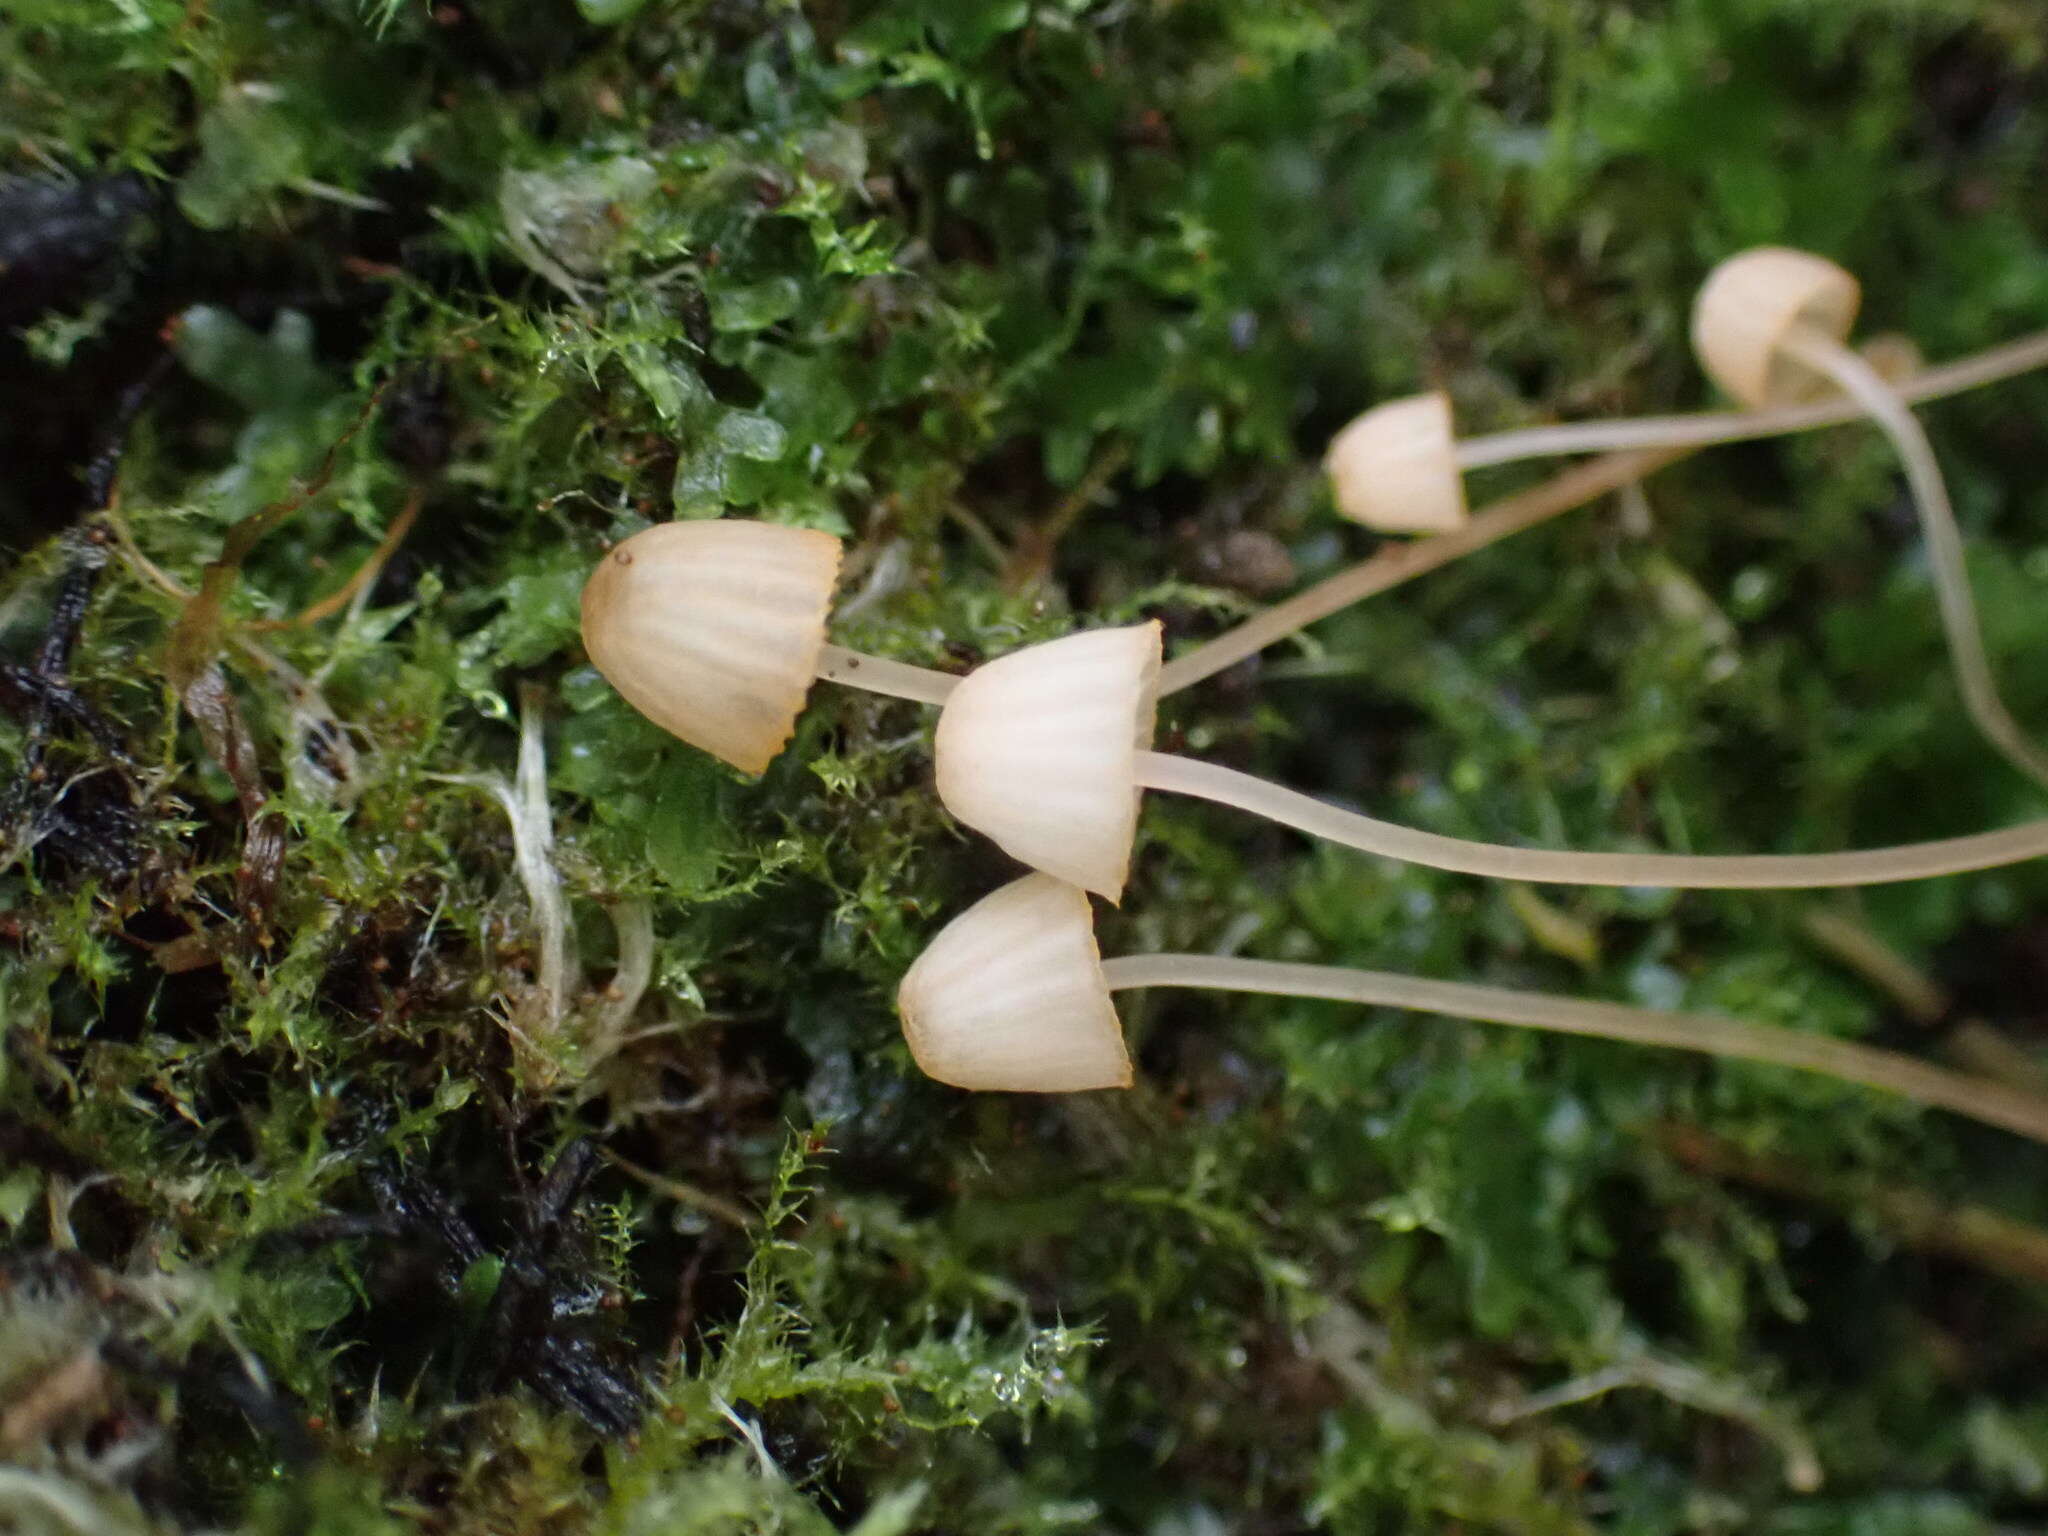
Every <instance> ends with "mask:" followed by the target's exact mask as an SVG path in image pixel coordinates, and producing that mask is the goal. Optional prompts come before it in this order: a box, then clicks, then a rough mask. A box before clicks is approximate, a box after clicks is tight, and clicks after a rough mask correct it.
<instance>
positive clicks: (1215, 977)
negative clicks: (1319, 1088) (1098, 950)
mask: <svg viewBox="0 0 2048 1536" xmlns="http://www.w3.org/2000/svg"><path fill="white" fill-rule="evenodd" d="M1102 971H1103V975H1104V977H1105V979H1106V980H1107V981H1108V983H1109V986H1110V988H1111V990H1113V991H1120V990H1123V989H1126V988H1133V987H1201V988H1206V989H1211V990H1217V991H1224V992H1264V993H1272V994H1278V995H1280V996H1284V997H1315V998H1327V999H1330V1000H1332V1001H1335V1002H1345V1003H1368V1004H1375V1005H1378V1006H1382V1007H1388V1008H1407V1009H1411V1010H1413V1011H1415V1012H1417V1013H1438V1014H1448V1015H1451V1016H1452V1017H1455V1018H1463V1019H1481V1020H1484V1021H1486V1022H1488V1023H1492V1024H1513V1025H1519V1026H1522V1027H1525V1028H1530V1029H1546V1030H1552V1031H1555V1032H1558V1033H1561V1034H1568V1035H1593V1036H1597V1037H1599V1038H1601V1039H1604V1040H1628V1041H1632V1042H1634V1043H1636V1044H1639V1045H1665V1046H1675V1047H1677V1048H1678V1049H1679V1050H1684V1051H1702V1052H1705V1053H1706V1054H1708V1055H1711V1056H1733V1057H1739V1058H1740V1059H1742V1060H1745V1061H1762V1062H1769V1063H1770V1064H1772V1065H1773V1066H1780V1067H1792V1068H1795V1069H1797V1070H1799V1071H1802V1072H1817V1073H1820V1074H1822V1075H1823V1076H1826V1077H1834V1078H1840V1079H1842V1080H1843V1081H1846V1082H1852V1083H1861V1084H1863V1085H1864V1086H1866V1087H1870V1088H1881V1089H1884V1090H1885V1091H1886V1092H1889V1093H1896V1094H1901V1095H1903V1096H1905V1097H1906V1098H1909V1099H1915V1100H1917V1101H1919V1102H1920V1103H1922V1104H1932V1105H1936V1106H1938V1107H1940V1108H1942V1109H1948V1110H1953V1111H1954V1112H1955V1113H1957V1114H1959V1115H1967V1116H1968V1117H1969V1118H1970V1119H1972V1120H1980V1121H1982V1122H1983V1123H1985V1124H1986V1125H1996V1126H2000V1127H2002V1128H2003V1129H2005V1130H2009V1131H2016V1132H2018V1133H2019V1134H2020V1135H2022V1136H2025V1137H2027V1138H2029V1139H2030V1140H2033V1141H2040V1142H2048V1099H2043V1098H2041V1097H2039V1096H2037V1095H2035V1094H2032V1093H2028V1092H2026V1091H2025V1090H2023V1089H2018V1088H2013V1087H2009V1086H2008V1085H2006V1084H2004V1083H1999V1082H1994V1081H1992V1080H1991V1079H1989V1078H1980V1077H1974V1076H1971V1075H1970V1074H1968V1073H1963V1072H1953V1071H1950V1070H1949V1069H1948V1068H1946V1067H1937V1066H1933V1065H1930V1064H1929V1063H1927V1062H1923V1061H1917V1060H1915V1059H1914V1058H1912V1057H1910V1056H1902V1055H1899V1054H1898V1053H1897V1052H1894V1051H1882V1050H1878V1049H1875V1048H1874V1047H1871V1046H1867V1045H1858V1044H1856V1043H1855V1042H1853V1041H1849V1040H1838V1039H1835V1038H1834V1037H1833V1036H1831V1035H1809V1034H1802V1033H1800V1032H1798V1031H1795V1030H1789V1029H1777V1028H1773V1027H1771V1026H1769V1025H1764V1024H1748V1023H1744V1022H1743V1021H1741V1020H1739V1019H1728V1018H1722V1017H1720V1016H1718V1015H1716V1014H1709V1013H1665V1012H1661V1011H1655V1010H1651V1009H1647V1008H1630V1007H1626V1006H1624V1005H1622V1004H1620V1003H1597V1002H1581V1001H1578V1000H1577V999H1574V998H1564V997H1550V996H1546V995H1545V994H1543V993H1540V992H1517V991H1512V990H1510V989H1508V988H1505V987H1485V986H1477V985H1474V984H1472V983H1470V982H1458V981H1431V980H1428V979H1426V978H1423V977H1419V976H1395V975H1390V974H1388V973H1386V972H1383V971H1355V970H1348V969H1345V968H1342V967H1339V966H1327V965H1294V964H1288V963H1286V962H1282V961H1277V960H1245V959H1239V958H1235V957H1228V956H1219V955H1126V956H1123V957H1121V958H1119V959H1115V960H1107V961H1104V962H1103V966H1102Z"/></svg>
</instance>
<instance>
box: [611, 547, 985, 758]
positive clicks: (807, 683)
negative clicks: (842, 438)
mask: <svg viewBox="0 0 2048 1536" xmlns="http://www.w3.org/2000/svg"><path fill="white" fill-rule="evenodd" d="M839 555H840V546H839V540H838V539H836V538H834V537H833V536H832V535H831V534H829V533H821V532H818V531H817V530H815V529H808V528H790V527H785V526H783V525H781V524H779V523H756V522H745V521H740V520H736V519H733V520H713V521H702V522H679V523H661V524H658V525H657V526H655V527H653V528H647V529H643V530H642V531H641V532H639V533H636V534H634V535H633V536H632V537H631V538H629V539H626V540H624V541H623V542H622V543H620V544H619V545H618V547H617V548H615V549H613V550H612V551H611V553H610V554H608V555H606V556H605V558H604V559H603V560H602V561H600V562H599V564H598V567H597V569H596V570H595V571H593V572H592V573H591V576H590V579H589V580H588V581H587V582H585V583H584V587H583V644H584V648H585V649H586V650H588V651H589V652H590V659H591V662H592V663H593V664H594V665H595V666H596V667H597V670H598V671H600V672H602V673H603V674H604V676H605V679H606V681H608V682H609V683H610V684H611V685H612V686H613V687H614V688H616V689H618V691H619V693H620V694H621V695H623V696H624V698H625V700H626V702H627V703H629V704H631V705H632V706H633V707H634V708H635V709H637V710H639V711H640V713H642V714H643V715H645V716H647V718H648V719H650V720H652V721H653V722H654V723H655V724H656V725H658V726H660V727H661V728H662V729H663V730H665V731H668V732H670V733H671V734H673V735H676V736H679V737H681V738H682V739H683V740H684V741H687V742H688V743H689V744H690V745H691V746H693V747H698V748H701V749H702V750H704V751H706V752H709V753H710V754H712V756H714V757H718V758H722V759H723V760H724V761H726V762H728V763H731V764H732V765H733V766H734V767H735V768H740V769H743V770H744V771H746V772H748V773H759V772H761V771H762V770H763V769H765V768H766V767H767V766H768V764H769V763H770V762H771V761H772V760H773V759H774V757H775V754H776V753H778V752H780V751H781V750H782V749H783V747H784V746H785V745H786V744H787V743H788V741H789V738H790V734H791V732H793V731H794V730H795V729H796V717H797V715H798V714H799V713H801V712H802V710H803V707H804V700H805V699H806V698H808V697H809V695H810V691H811V683H812V681H813V680H814V679H816V678H821V677H822V678H827V679H829V680H831V681H834V682H840V683H845V684H847V685H849V686H851V687H856V688H865V689H867V690H868V691H869V692H871V693H881V694H887V695H889V696H890V697H892V698H902V699H916V700H920V701H922V702H924V703H928V704H935V703H938V702H940V701H941V700H943V699H944V698H945V697H946V695H947V693H948V692H949V691H950V690H951V689H952V686H953V684H954V682H955V681H956V679H955V678H953V677H951V676H949V675H948V674H946V673H944V672H933V671H930V670H928V669H926V668H924V667H913V666H908V665H906V664H904V663H903V662H900V661H889V660H887V659H885V658H883V657H880V656H866V655H863V654H861V653H860V652H859V651H849V650H846V649H845V648H843V647H841V646H837V645H830V644H827V643H826V640H825V622H826V618H827V615H828V613H829V611H830V609H831V605H832V588H833V586H834V584H835V583H836V582H837V581H838V578H839Z"/></svg>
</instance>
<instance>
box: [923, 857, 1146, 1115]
mask: <svg viewBox="0 0 2048 1536" xmlns="http://www.w3.org/2000/svg"><path fill="white" fill-rule="evenodd" d="M896 1009H897V1012H898V1013H899V1014H901V1015H902V1018H903V1038H904V1039H905V1040H907V1041H909V1042H910V1054H911V1057H912V1058H913V1059H914V1060H915V1061H916V1062H917V1064H918V1066H919V1067H920V1068H922V1069H923V1070H924V1071H925V1072H926V1073H928V1074H929V1075H930V1076H932V1077H935V1078H937V1079H938V1080H939V1081H940V1082H942V1083H951V1084H952V1085H953V1086H954V1087H956V1088H982V1089H998V1090H1005V1091H1008V1092H1012V1093H1072V1092H1076V1091H1078V1090H1080V1089H1083V1088H1128V1087H1130V1086H1131V1058H1130V1056H1129V1054H1128V1053H1127V1052H1126V1051H1125V1050H1124V1034H1123V1026H1122V1025H1121V1024H1119V1023H1118V1022H1117V1016H1116V1006H1115V1005H1114V1004H1113V1003H1112V1002H1111V1001H1110V998H1109V983H1108V981H1107V980H1105V979H1104V977H1103V974H1102V955H1101V953H1100V952H1099V951H1098V950H1097V949H1096V947H1095V917H1094V914H1093V913H1092V912H1090V911H1089V909H1088V898H1087V897H1086V896H1085V895H1083V894H1082V892H1081V891H1080V890H1078V889H1077V888H1076V887H1074V886H1071V885H1068V884H1067V883H1066V882H1065V881H1063V880H1055V879H1053V878H1052V876H1050V875H1026V876H1025V877H1024V878H1023V879H1022V880H1017V881H1013V882H1012V883H1011V884H1009V885H1006V886H1004V887H1003V888H1002V889H1001V890H999V891H997V892H995V894H993V895H991V896H984V897H983V898H982V899H981V900H980V901H978V902H976V903H975V904H974V905H973V906H971V907H969V908H968V909H967V910H966V911H965V912H962V913H961V914H960V915H959V916H958V917H956V918H954V919H953V921H952V922H950V923H948V924H947V925H946V926H945V927H944V928H943V929H941V930H940V932H939V936H938V937H937V938H935V939H933V940H932V942H931V944H930V945H929V946H928V947H927V948H926V949H925V952H924V953H923V954H921V955H919V956H918V957H917V963H916V964H915V965H913V966H911V968H910V970H909V972H908V974H906V975H905V976H904V978H903V985H902V986H901V987H899V988H898V989H897V991H896Z"/></svg>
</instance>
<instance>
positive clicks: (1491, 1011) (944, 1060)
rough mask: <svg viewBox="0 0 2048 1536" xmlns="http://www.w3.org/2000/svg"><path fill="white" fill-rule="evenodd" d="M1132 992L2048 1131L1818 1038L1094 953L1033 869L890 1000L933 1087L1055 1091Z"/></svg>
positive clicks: (1089, 1062) (1606, 1007)
mask: <svg viewBox="0 0 2048 1536" xmlns="http://www.w3.org/2000/svg"><path fill="white" fill-rule="evenodd" d="M1136 987H1201V988H1209V989H1213V990H1218V991H1225V992H1262V993H1268V994H1272V995H1275V996H1282V997H1311V998H1326V999H1330V1000H1332V1001H1337V1002H1349V1003H1367V1004H1373V1005H1377V1006H1380V1007H1388V1008H1404V1009H1408V1010H1411V1011H1413V1012H1417V1013H1437V1014H1446V1015H1449V1016H1451V1017H1454V1018H1464V1019H1477V1020H1482V1021H1484V1022H1487V1023H1493V1024H1514V1025H1521V1026H1524V1027H1527V1028H1532V1029H1544V1030H1551V1031H1555V1032H1558V1033H1562V1034H1573V1035H1592V1036H1597V1037H1599V1038H1601V1039H1607V1040H1628V1041H1634V1042H1636V1043H1638V1044H1642V1045H1664V1046H1675V1047H1677V1048H1678V1049H1680V1050H1688V1051H1701V1052H1704V1053H1706V1054H1708V1055H1711V1056H1726V1057H1736V1058H1740V1059H1742V1060H1747V1061H1761V1062H1768V1063H1771V1064H1772V1065H1775V1066H1782V1067H1794V1068H1797V1069H1799V1070H1801V1071H1805V1072H1818V1073H1821V1074H1823V1075H1825V1076H1829V1077H1835V1078H1839V1079H1842V1080H1844V1081H1847V1082H1852V1083H1861V1084H1864V1085H1865V1086H1867V1087H1872V1088H1879V1089H1883V1090H1885V1091H1887V1092H1891V1093H1897V1094H1901V1095H1904V1096H1905V1097H1907V1098H1910V1099H1915V1100H1918V1101H1919V1102H1920V1103H1923V1104H1931V1105H1936V1106H1939V1107H1940V1108H1943V1109H1948V1110H1953V1111H1955V1112H1956V1113H1957V1114H1961V1115H1967V1116H1969V1117H1970V1118H1971V1119H1974V1120H1980V1121H1983V1122H1984V1123H1986V1124H1988V1125H1996V1126H2002V1127H2003V1128H2005V1129H2006V1130H2010V1131H2016V1132H2018V1133H2019V1134H2020V1135H2022V1136H2026V1137H2029V1138H2031V1139H2033V1140H2035V1141H2048V1100H2043V1099H2042V1098H2040V1097H2038V1096H2036V1095H2034V1094H2032V1093H2028V1092H2026V1091H2025V1090H2023V1089H2019V1088H2014V1087H2011V1086H2009V1085H2007V1084H2004V1083H2000V1082H1996V1081H1994V1080H1991V1079H1988V1078H1980V1077H1976V1076H1972V1075H1970V1074H1967V1073H1962V1072H1955V1071H1950V1070H1949V1069H1947V1068H1944V1067H1937V1066H1932V1065H1929V1064H1928V1063H1926V1062H1922V1061H1917V1060H1915V1059H1913V1058H1912V1057H1910V1056H1903V1055H1900V1054H1898V1053H1896V1052H1893V1051H1884V1050H1877V1049H1874V1048H1873V1047H1870V1046H1867V1045H1858V1044H1856V1043H1855V1042H1853V1041H1849V1040H1840V1039H1836V1038H1834V1037H1833V1036H1830V1035H1809V1034H1802V1033H1800V1032H1797V1031H1794V1030H1788V1029H1779V1028H1775V1027H1772V1026H1769V1025H1763V1024H1749V1023H1744V1022H1742V1021H1740V1020H1736V1019H1730V1018H1723V1017H1720V1016H1718V1015H1715V1014H1701V1013H1666V1012H1660V1011H1656V1010H1652V1009H1645V1008H1630V1007H1626V1006H1623V1005H1622V1004H1619V1003H1601V1002H1581V1001H1578V1000H1576V999H1572V998H1564V997H1553V996H1549V995H1547V994H1544V993H1540V992H1521V991H1514V990H1511V989H1508V988H1505V987H1490V986H1477V985H1473V984H1471V983H1467V982H1453V981H1435V980H1431V979H1428V978H1426V977H1420V976H1399V975H1391V974H1389V973H1387V972H1383V971H1365V970H1351V969H1348V968H1345V967H1341V966H1327V965H1300V964H1293V963H1289V962H1283V961H1276V960H1249V959H1243V958H1238V957H1232V956H1222V955H1191V954H1182V955H1175V954H1160V955H1125V956H1122V957H1120V958H1118V959H1114V960H1108V961H1105V960H1103V959H1102V956H1101V952H1100V951H1099V950H1098V949H1097V948H1096V944H1095V931H1094V914H1093V913H1092V912H1091V911H1090V909H1089V905H1088V898H1087V896H1086V895H1085V894H1084V893H1083V892H1082V891H1081V890H1080V889H1078V888H1077V887H1075V886H1072V885H1069V884H1067V883H1066V882H1064V881H1061V880H1057V879H1054V878H1053V877H1052V876H1050V875H1044V874H1034V875H1026V876H1025V877H1024V878H1023V879H1021V880H1017V881H1014V882H1012V883H1011V884H1009V885H1006V886H1004V887H1003V888H1002V889H1001V890H998V891H996V892H995V893H994V894H993V895H991V896H987V897H984V898H983V899H982V900H980V901H978V902H976V903H975V904H974V905H973V906H971V907H969V908H968V909H967V910H966V911H965V912H962V913H961V914H960V915H959V916H958V917H956V918H954V919H953V920H952V922H950V923H948V924H947V925H946V926H945V928H943V929H942V930H940V932H939V934H938V936H937V937H936V938H934V939H933V940H932V942H931V943H930V944H929V945H928V946H927V947H926V948H925V951H924V953H923V954H922V955H920V956H918V958H917V960H916V961H915V962H914V963H913V964H912V965H911V967H910V969H909V971H908V972H906V973H905V974H904V977H903V981H902V984H901V985H900V987H899V988H898V990H897V994H896V1007H897V1012H898V1014H899V1016H900V1017H901V1019H902V1023H903V1034H904V1038H905V1040H906V1041H907V1042H908V1043H909V1046H910V1054H911V1058H912V1059H913V1060H914V1061H915V1062H916V1063H917V1065H918V1067H919V1068H920V1069H921V1070H923V1071H924V1072H925V1073H927V1074H928V1075H930V1076H932V1077H935V1078H937V1079H938V1080H939V1081H940V1082H942V1083H950V1084H952V1085H953V1086H955V1087H959V1088H971V1089H984V1090H1001V1091H1008V1092H1013V1093H1069V1092H1074V1091H1076V1090H1080V1089H1089V1088H1127V1087H1129V1086H1130V1084H1131V1065H1130V1057H1129V1054H1128V1053H1127V1051H1126V1050H1125V1048H1124V1041H1123V1030H1122V1028H1121V1026H1120V1025H1119V1023H1118V1020H1117V1015H1116V1007H1115V1004H1114V1002H1113V1001H1112V996H1111V995H1112V994H1113V993H1116V992H1121V991H1127V990H1129V989H1132V988H1136Z"/></svg>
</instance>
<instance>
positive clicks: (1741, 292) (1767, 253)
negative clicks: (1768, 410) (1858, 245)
mask: <svg viewBox="0 0 2048 1536" xmlns="http://www.w3.org/2000/svg"><path fill="white" fill-rule="evenodd" d="M1862 300H1863V291H1862V289H1861V288H1860V287H1859V286H1858V285H1857V282H1856V279H1855V278H1853V277H1851V276H1850V275H1849V274H1848V273H1847V272H1846V271H1844V270H1843V269H1842V268H1840V267H1838V266H1836V265H1835V264H1834V263H1833V262H1832V261H1829V260H1828V259H1827V258H1826V257H1825V256H1815V255H1814V254H1812V253H1811V252H1810V251H1794V250H1787V249H1786V248H1784V247H1783V246H1775V245H1765V246H1758V247H1757V248H1756V249H1755V250H1751V251H1743V252H1741V253H1740V254H1739V255H1735V256H1730V257H1729V258H1728V259H1727V260H1726V261H1724V262H1722V263H1721V264H1720V265H1719V266H1717V267H1716V268H1714V270H1713V271H1712V272H1710V273H1708V274H1707V280H1706V282H1705V283H1704V284H1703V285H1702V286H1701V288H1700V293H1699V298H1698V299H1696V300H1695V301H1694V302H1693V307H1692V349H1693V352H1694V353H1695V354H1696V355H1697V356H1698V357H1699V360H1700V366H1701V367H1702V368H1704V369H1706V371H1707V376H1708V377H1709V378H1711V379H1712V380H1713V381H1714V382H1715V383H1716V384H1718V385H1720V386H1721V388H1722V389H1723V390H1725V391H1727V393H1728V394H1729V395H1731V396H1733V397H1734V398H1735V399H1736V400H1737V401H1739V402H1741V403H1742V404H1743V405H1745V406H1748V407H1749V408H1750V409H1751V410H1757V409H1760V408H1762V407H1763V406H1767V405H1786V404H1790V403H1793V402H1796V401H1799V400H1807V399H1811V398H1813V397H1814V396H1816V395H1820V394H1824V393H1826V392H1827V391H1828V389H1829V388H1830V387H1831V386H1830V385H1829V383H1828V381H1827V380H1826V379H1824V378H1823V377H1822V376H1821V375H1820V374H1818V373H1815V372H1814V371H1813V370H1812V369H1811V368H1808V367H1807V366H1805V365H1804V364H1803V363H1799V362H1796V361H1794V360H1793V359H1791V358H1788V357H1786V356H1785V355H1784V354H1783V353H1781V352H1780V351H1779V350H1778V348H1779V344H1780V343H1782V342H1783V341H1784V339H1785V337H1786V335H1787V334H1788V333H1789V332H1790V331H1791V329H1792V327H1793V326H1795V325H1799V324H1801V323H1804V324H1807V325H1810V326H1812V327H1814V328H1815V329H1816V330H1819V331H1822V332H1824V333H1825V334H1827V335H1829V336H1832V337H1833V338H1834V339H1835V340H1836V341H1842V340H1845V339H1846V338H1847V337H1848V335H1849V329H1850V327H1851V326H1853V325H1854V324H1855V323H1856V310H1857V307H1858V306H1859V305H1860V304H1861V303H1862Z"/></svg>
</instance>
